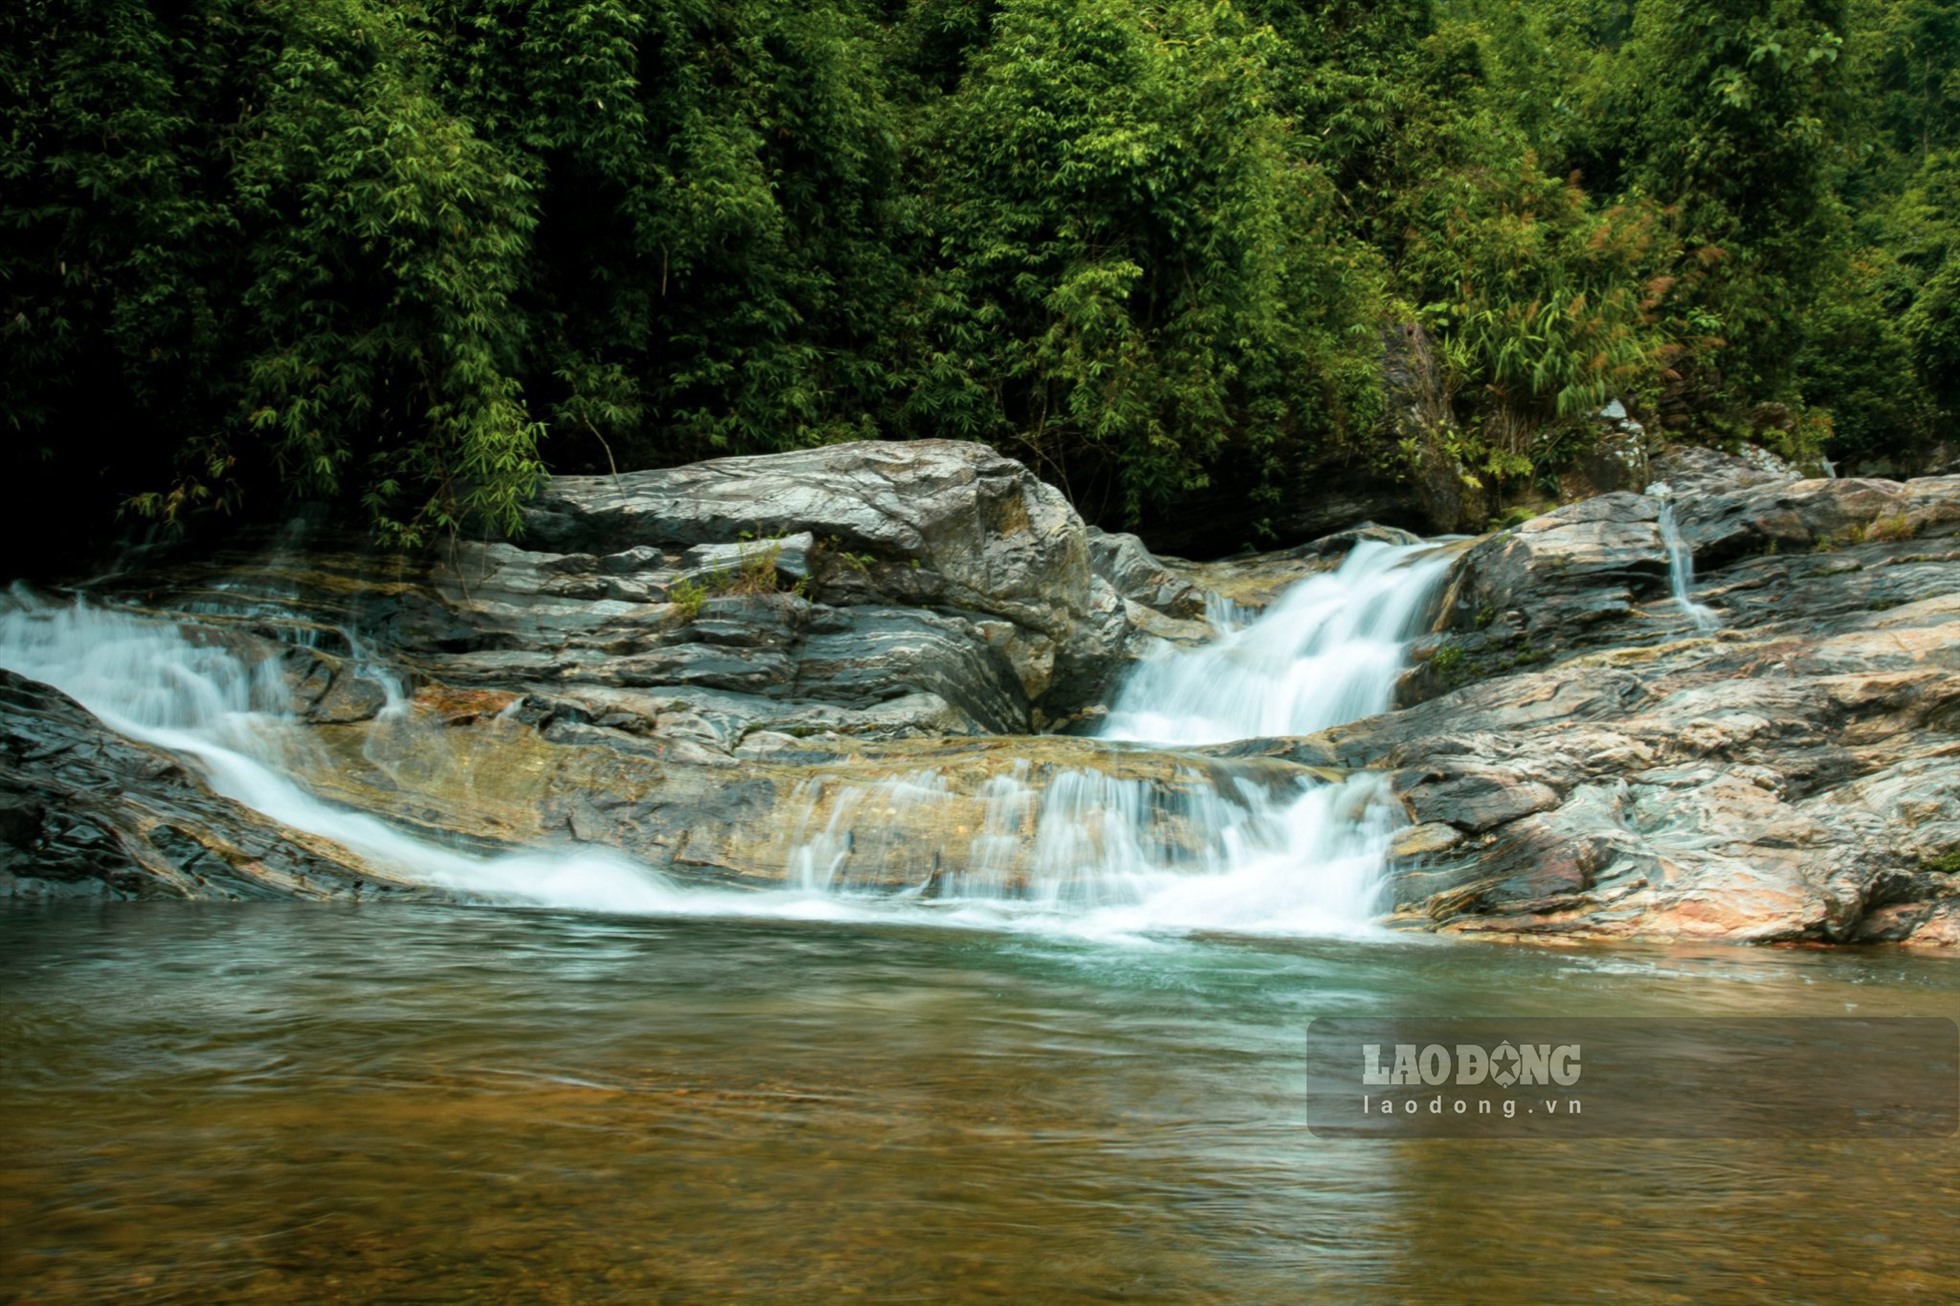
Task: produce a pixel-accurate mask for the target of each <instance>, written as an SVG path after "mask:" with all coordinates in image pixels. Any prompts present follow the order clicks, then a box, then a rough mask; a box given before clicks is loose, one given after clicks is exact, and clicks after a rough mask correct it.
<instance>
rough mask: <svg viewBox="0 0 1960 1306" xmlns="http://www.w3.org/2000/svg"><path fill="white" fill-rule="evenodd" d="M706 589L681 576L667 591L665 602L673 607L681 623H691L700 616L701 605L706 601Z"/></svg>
mask: <svg viewBox="0 0 1960 1306" xmlns="http://www.w3.org/2000/svg"><path fill="white" fill-rule="evenodd" d="M707 598H708V587H707V586H706V585H703V584H700V583H699V582H698V581H692V580H689V579H687V578H686V577H685V576H683V577H682V578H681V579H679V580H677V581H675V582H674V583H673V585H672V586H671V587H669V589H668V590H667V601H668V602H669V603H671V604H673V605H674V611H675V612H676V613H677V614H678V615H679V616H680V619H681V620H682V621H692V620H694V619H695V618H696V617H698V616H700V615H701V605H702V604H703V603H705V602H706V601H707Z"/></svg>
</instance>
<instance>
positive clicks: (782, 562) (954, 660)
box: [118, 440, 1204, 749]
mask: <svg viewBox="0 0 1960 1306" xmlns="http://www.w3.org/2000/svg"><path fill="white" fill-rule="evenodd" d="M1125 538H1127V537H1125ZM1137 547H1138V550H1139V551H1140V549H1141V546H1137ZM1091 564H1092V550H1091V536H1090V533H1089V531H1088V529H1087V528H1086V527H1085V526H1084V525H1083V523H1082V521H1081V519H1080V518H1079V517H1077V516H1076V514H1075V512H1074V511H1073V509H1071V508H1070V507H1069V506H1068V504H1067V502H1066V501H1065V500H1064V499H1063V498H1062V496H1061V495H1060V493H1059V492H1058V491H1056V490H1055V489H1053V488H1052V487H1050V486H1047V485H1044V484H1043V483H1041V482H1040V481H1039V480H1037V479H1036V478H1035V477H1034V476H1033V475H1031V474H1030V473H1029V472H1028V471H1027V469H1026V468H1024V467H1022V466H1021V465H1020V464H1019V463H1016V462H1013V461H1012V460H1010V459H1006V458H1003V457H1001V456H999V455H998V454H996V453H994V452H993V451H992V450H991V449H989V448H987V447H986V446H984V445H976V444H965V443H959V442H955V441H946V440H922V441H914V442H910V443H896V444H880V443H857V444H841V445H829V446H825V447H822V448H817V449H810V450H804V451H800V452H796V453H789V454H779V455H771V456H768V457H754V458H725V459H718V460H715V461H712V462H706V463H698V464H694V465H692V466H688V467H680V468H673V469H667V470H661V471H646V472H634V473H629V474H626V475H624V476H620V477H561V478H557V479H555V480H553V481H551V482H550V483H549V484H548V485H547V486H546V487H545V489H544V491H543V493H542V494H541V495H540V497H539V499H538V500H537V502H536V504H535V505H534V506H533V508H532V509H531V510H530V511H529V513H528V514H527V518H526V530H525V532H524V533H523V534H522V535H521V536H519V537H518V538H517V539H516V540H513V541H507V542H493V543H469V542H464V543H460V544H457V545H453V546H449V547H446V548H444V549H443V550H441V551H440V554H439V556H438V557H436V558H434V559H429V558H403V557H386V556H378V555H374V554H371V553H367V552H364V551H362V550H361V549H359V548H358V547H355V545H354V544H353V543H352V542H349V541H345V540H339V539H336V538H335V537H333V536H332V535H330V534H319V535H316V536H315V537H313V538H312V539H311V540H309V541H307V543H306V544H305V546H304V547H297V548H296V547H286V548H273V549H271V550H267V551H241V552H235V553H232V554H229V555H225V556H220V557H216V558H213V559H210V560H209V561H208V562H207V563H206V564H205V565H204V566H202V567H195V566H188V567H187V566H186V565H184V564H182V563H174V562H173V563H172V564H170V566H169V567H168V568H166V569H165V570H164V571H163V572H162V574H161V575H146V574H137V575H134V576H130V577H124V578H122V580H121V581H119V582H118V587H119V588H120V589H121V590H122V591H123V592H130V591H138V592H142V593H145V594H149V595H151V596H153V599H154V601H155V602H156V603H157V604H158V605H159V606H167V607H171V608H175V609H178V610H197V609H200V608H201V609H205V610H215V611H220V612H226V611H232V612H235V611H237V610H239V609H240V608H241V606H243V605H247V604H249V603H251V602H252V601H253V600H262V610H263V613H264V614H265V620H266V621H268V622H271V621H276V620H279V619H280V618H279V617H278V616H276V615H275V614H281V613H283V614H285V618H286V619H287V620H290V618H291V617H292V616H293V614H298V615H299V616H300V617H301V618H302V619H304V620H310V621H312V622H314V623H316V624H317V626H318V627H319V631H320V635H321V638H322V639H323V640H325V641H326V644H325V647H327V648H329V650H331V649H332V647H333V646H334V641H336V640H337V639H338V638H339V636H338V635H337V634H336V633H335V632H337V631H338V630H340V629H352V630H359V631H362V632H365V633H366V634H368V635H369V636H370V637H371V638H372V639H373V640H374V642H375V644H376V646H377V648H379V649H381V650H384V651H385V653H386V655H387V657H388V658H389V659H391V660H393V661H395V662H398V663H399V664H401V665H403V666H405V667H406V668H407V669H408V670H409V671H410V672H411V674H412V676H413V677H415V678H417V679H422V680H429V681H435V682H439V683H443V684H449V685H456V686H466V687H477V688H498V689H503V690H508V691H512V692H517V693H523V694H531V695H536V696H538V697H539V698H540V699H548V700H550V701H553V702H557V703H560V704H563V705H565V706H566V708H567V710H577V711H583V712H585V713H587V714H588V715H590V716H591V717H592V718H593V719H594V720H599V719H604V720H609V721H613V722H617V723H619V725H620V728H621V729H631V730H638V731H641V732H648V731H653V730H656V729H657V730H660V731H661V732H663V733H668V734H673V735H677V736H684V737H691V738H696V739H698V740H701V741H702V742H704V743H706V744H709V745H710V746H714V747H719V748H723V749H733V748H735V747H736V746H738V745H739V744H740V743H741V742H742V741H743V740H744V739H745V738H747V737H749V736H751V735H758V736H772V735H773V736H789V737H810V736H829V735H844V736H851V737H860V738H870V739H888V740H889V739H904V738H923V737H941V736H947V735H988V734H1015V733H1025V732H1028V731H1030V730H1033V729H1037V728H1040V727H1042V726H1044V725H1047V724H1049V723H1051V722H1054V721H1057V720H1061V719H1064V718H1066V717H1068V716H1069V715H1070V714H1072V713H1075V712H1077V711H1079V710H1080V709H1081V708H1083V707H1084V706H1086V705H1088V704H1090V703H1093V702H1096V701H1098V700H1099V699H1100V698H1101V697H1102V696H1103V695H1104V693H1105V692H1106V691H1107V689H1108V688H1109V686H1110V684H1111V683H1112V681H1113V680H1114V678H1115V677H1116V676H1118V675H1120V674H1121V671H1122V669H1123V668H1124V667H1125V666H1126V665H1127V664H1128V663H1129V662H1130V661H1131V660H1133V659H1134V658H1136V657H1139V656H1142V655H1143V654H1144V653H1146V652H1147V651H1148V649H1149V648H1150V647H1151V646H1152V644H1153V643H1154V641H1156V640H1157V639H1160V638H1173V639H1175V638H1185V639H1188V638H1192V637H1194V632H1195V637H1202V635H1203V633H1204V628H1203V627H1202V626H1201V625H1193V624H1192V623H1190V621H1189V617H1190V615H1191V614H1192V613H1193V612H1195V613H1196V614H1197V615H1199V616H1202V613H1203V608H1204V600H1203V598H1202V596H1196V597H1193V596H1192V592H1191V591H1190V590H1189V587H1188V585H1186V586H1182V587H1181V588H1180V587H1179V585H1178V583H1177V582H1175V581H1172V582H1170V589H1169V590H1167V591H1166V592H1165V593H1164V594H1163V595H1146V596H1144V598H1143V599H1142V601H1136V600H1131V599H1126V598H1124V597H1122V596H1120V595H1118V594H1117V592H1116V590H1115V588H1114V587H1113V586H1112V585H1111V583H1110V581H1109V580H1108V579H1106V578H1105V577H1104V576H1101V575H1098V574H1097V572H1096V571H1095V570H1094V569H1093V568H1092V565H1091ZM1140 565H1142V566H1144V567H1146V568H1147V567H1150V566H1153V565H1154V562H1152V561H1150V560H1148V554H1147V553H1140ZM1153 600H1155V601H1161V602H1163V603H1165V604H1168V605H1169V607H1170V611H1169V612H1163V611H1159V610H1158V609H1157V608H1156V607H1153V606H1150V604H1151V602H1152V601H1153ZM1143 627H1149V629H1148V630H1145V629H1143ZM375 706H378V705H375Z"/></svg>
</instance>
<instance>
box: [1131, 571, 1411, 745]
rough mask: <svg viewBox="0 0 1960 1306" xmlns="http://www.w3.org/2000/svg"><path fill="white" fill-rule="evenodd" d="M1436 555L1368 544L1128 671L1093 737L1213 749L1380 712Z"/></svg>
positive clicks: (1322, 727)
mask: <svg viewBox="0 0 1960 1306" xmlns="http://www.w3.org/2000/svg"><path fill="white" fill-rule="evenodd" d="M1448 566H1449V556H1448V554H1447V553H1445V552H1444V551H1442V550H1438V549H1432V548H1426V547H1423V546H1398V545H1390V544H1383V543H1381V542H1379V541H1376V540H1364V541H1362V542H1361V543H1360V544H1357V545H1356V546H1355V548H1354V551H1353V552H1352V553H1350V554H1349V555H1348V557H1347V560H1346V561H1345V562H1343V563H1342V564H1341V566H1340V568H1339V570H1337V571H1333V572H1329V573H1327V574H1325V575H1321V576H1312V577H1309V578H1308V579H1306V580H1304V581H1301V582H1300V583H1299V584H1298V585H1295V586H1294V587H1293V588H1292V589H1290V590H1288V591H1287V592H1286V593H1285V594H1284V595H1282V596H1281V597H1280V599H1279V601H1278V602H1276V603H1274V604H1273V606H1272V607H1270V608H1268V609H1267V610H1266V612H1265V614H1264V615H1262V616H1261V617H1260V618H1259V619H1258V620H1257V621H1255V622H1253V623H1252V624H1250V625H1247V626H1244V627H1243V628H1241V629H1237V630H1233V631H1230V632H1228V633H1227V634H1226V635H1224V636H1223V637H1222V638H1220V639H1219V640H1217V641H1216V642H1214V643H1211V644H1207V645H1205V646H1204V647H1203V648H1200V649H1196V650H1193V651H1191V652H1187V653H1174V654H1171V655H1169V656H1166V657H1163V658H1159V659H1158V660H1156V661H1154V662H1147V663H1145V664H1144V665H1143V666H1141V667H1140V668H1138V669H1137V672H1136V674H1135V675H1134V676H1132V677H1131V678H1130V681H1129V683H1128V684H1126V685H1125V686H1124V687H1123V690H1122V692H1121V693H1120V694H1118V695H1117V698H1116V702H1115V704H1114V705H1113V706H1112V707H1111V709H1110V713H1109V719H1108V721H1107V722H1106V723H1105V724H1104V726H1103V730H1102V735H1103V738H1105V739H1132V740H1137V741H1140V742H1147V743H1153V744H1222V743H1229V742H1231V741H1232V740H1235V739H1268V738H1277V737H1281V736H1287V735H1310V734H1312V733H1313V732H1315V731H1316V730H1325V729H1327V728H1328V727H1329V726H1337V725H1342V724H1344V723H1346V722H1349V721H1358V720H1360V719H1361V718H1362V717H1366V716H1373V715H1374V714H1375V713H1377V712H1381V711H1384V710H1386V709H1387V707H1388V705H1389V699H1390V696H1391V695H1392V694H1393V693H1394V690H1395V678H1396V676H1397V675H1398V674H1400V672H1401V670H1402V667H1403V665H1404V658H1405V656H1406V654H1407V651H1408V641H1409V638H1410V636H1411V635H1413V634H1414V633H1415V630H1414V623H1415V622H1416V620H1417V619H1418V618H1419V617H1420V616H1421V613H1422V607H1423V603H1424V601H1425V600H1426V599H1427V598H1428V596H1429V593H1430V590H1431V589H1433V588H1434V586H1435V583H1436V581H1437V580H1438V579H1439V578H1440V577H1441V576H1442V574H1443V571H1444V570H1445V569H1446V568H1447V567H1448Z"/></svg>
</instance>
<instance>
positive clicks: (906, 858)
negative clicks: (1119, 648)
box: [787, 541, 1449, 933]
mask: <svg viewBox="0 0 1960 1306" xmlns="http://www.w3.org/2000/svg"><path fill="white" fill-rule="evenodd" d="M1448 566H1449V554H1448V553H1447V552H1445V551H1442V550H1438V549H1435V548H1432V547H1429V546H1421V545H1417V546H1392V545H1387V544H1382V543H1379V542H1375V541H1364V542H1363V543H1361V544H1360V545H1358V546H1356V548H1355V549H1354V551H1353V552H1352V553H1350V554H1349V556H1348V558H1347V559H1346V561H1345V562H1343V563H1342V565H1341V566H1340V567H1339V568H1338V569H1337V570H1335V571H1333V572H1330V573H1327V574H1324V575H1319V576H1314V577H1311V578H1309V579H1307V580H1305V581H1303V582H1301V583H1299V584H1298V585H1296V586H1295V587H1293V588H1292V589H1291V590H1289V591H1288V592H1287V593H1286V594H1285V595H1283V596H1282V597H1281V598H1280V599H1279V600H1278V601H1277V602H1276V603H1275V604H1274V605H1273V606H1272V607H1271V608H1269V609H1268V610H1267V611H1266V612H1265V613H1263V614H1261V615H1259V616H1257V617H1256V618H1255V619H1253V620H1251V621H1250V622H1249V623H1247V624H1244V625H1242V626H1239V627H1237V628H1235V629H1229V630H1227V632H1226V633H1225V634H1223V635H1221V636H1220V637H1219V638H1218V639H1217V640H1215V641H1213V642H1212V643H1210V644H1207V645H1205V646H1203V647H1200V648H1197V649H1194V650H1188V651H1176V650H1170V651H1166V652H1165V653H1164V654H1163V655H1162V656H1160V657H1158V658H1157V659H1155V660H1153V661H1150V662H1147V663H1145V664H1144V665H1143V666H1141V667H1139V668H1138V669H1137V671H1136V672H1135V674H1134V675H1133V676H1132V677H1131V679H1130V680H1129V682H1128V683H1127V684H1126V685H1125V686H1124V687H1123V689H1122V690H1121V692H1120V693H1119V694H1118V696H1117V699H1116V702H1115V705H1114V707H1113V708H1112V710H1111V712H1110V715H1109V718H1108V720H1107V722H1106V723H1105V726H1104V729H1103V731H1102V736H1103V738H1105V739H1108V740H1112V741H1130V742H1136V743H1148V744H1154V745H1158V746H1171V747H1176V746H1187V747H1188V746H1192V745H1198V744H1207V743H1220V742H1229V741H1233V740H1239V739H1249V738H1267V737H1276V736H1287V735H1304V734H1310V733H1312V732H1314V731H1317V730H1321V729H1325V728H1327V727H1329V726H1335V725H1340V724H1343V723H1345V722H1348V721H1353V720H1358V719H1359V718H1361V717H1365V716H1370V715H1373V714H1375V713H1377V712H1380V711H1383V710H1385V709H1386V708H1387V707H1388V706H1389V703H1390V700H1391V698H1392V696H1393V693H1394V688H1395V681H1396V678H1397V676H1398V675H1399V674H1400V673H1401V671H1402V669H1403V667H1404V666H1405V665H1406V663H1407V654H1408V641H1409V639H1410V638H1411V637H1412V636H1413V635H1414V634H1415V633H1416V628H1417V626H1418V623H1419V622H1420V620H1421V617H1422V614H1423V610H1424V608H1425V606H1426V603H1427V601H1428V599H1429V596H1430V595H1431V594H1432V593H1433V592H1434V590H1435V587H1436V585H1437V583H1438V582H1439V581H1440V580H1441V578H1442V575H1443V573H1444V572H1445V571H1446V570H1447V568H1448ZM1177 781H1178V783H1176V784H1175V785H1174V786H1171V787H1169V788H1168V789H1167V787H1166V786H1164V785H1153V784H1152V783H1151V782H1149V781H1146V780H1141V779H1136V778H1130V777H1122V776H1115V775H1110V774H1106V773H1104V772H1101V771H1097V770H1093V769H1088V768H1080V767H1077V768H1067V769H1058V770H1056V771H1054V772H1052V773H1050V774H1048V775H1047V776H1046V778H1045V780H1042V781H1040V782H1038V783H1037V782H1036V781H1035V780H1034V779H1033V778H1032V776H1031V775H1030V771H1029V768H1028V767H1027V766H1026V765H1022V766H1019V767H1017V768H1016V769H1015V770H1013V771H1011V772H1010V773H1008V774H1005V775H1000V776H995V777H993V778H990V779H989V780H987V781H986V782H985V783H984V784H983V785H982V786H981V787H980V792H979V793H978V794H976V795H973V796H970V797H969V796H966V795H961V794H957V793H954V792H953V791H951V790H950V789H949V788H948V786H947V785H946V784H945V782H944V779H943V777H942V776H940V775H939V774H938V773H936V772H926V773H923V774H918V775H913V776H907V777H900V778H896V779H890V780H885V781H881V782H878V783H876V784H874V785H845V786H842V787H841V788H840V790H839V791H838V792H836V793H834V794H828V795H827V794H826V793H825V792H824V790H823V786H822V785H820V784H813V785H807V786H805V788H804V790H803V791H802V792H800V793H799V795H798V798H799V800H800V802H801V808H802V810H801V813H800V818H799V820H798V822H797V825H796V827H795V830H794V833H793V835H792V837H791V852H790V855H789V865H788V868H787V869H788V872H789V874H790V875H791V876H792V877H794V878H795V879H797V880H798V881H799V882H800V883H802V884H804V885H805V886H807V887H808V888H810V889H811V890H813V891H818V892H826V893H844V894H850V893H877V892H885V893H889V892H891V891H892V890H891V888H890V886H892V885H894V884H903V885H906V886H907V887H906V888H905V889H903V890H901V892H903V893H905V894H907V895H909V896H912V897H916V898H926V897H931V898H936V899H938V900H941V901H945V902H958V903H974V902H1011V903H1017V904H1023V905H1027V906H1032V907H1035V908H1038V909H1041V910H1044V911H1047V912H1050V913H1056V914H1062V913H1068V914H1071V915H1072V918H1073V919H1074V920H1075V921H1076V922H1077V924H1078V927H1081V928H1102V929H1111V930H1116V931H1123V932H1131V931H1142V930H1152V929H1192V928H1215V929H1239V930H1254V931H1260V932H1320V933H1325V932H1342V931H1353V930H1358V929H1364V928H1366V927H1367V925H1368V922H1369V921H1370V919H1371V918H1372V917H1373V916H1375V915H1376V914H1377V913H1378V912H1379V910H1380V907H1381V903H1380V896H1381V890H1382V873H1383V871H1384V869H1385V868H1386V864H1387V855H1388V841H1389V838H1390V836H1391V835H1392V834H1393V832H1394V829H1395V827H1396V825H1397V824H1398V823H1399V808H1398V806H1397V804H1396V803H1395V801H1394V798H1393V795H1392V794H1391V793H1390V792H1389V790H1388V786H1387V784H1386V783H1385V782H1384V781H1383V780H1382V779H1381V777H1379V776H1376V775H1371V774H1363V775H1357V776H1352V777H1349V778H1347V779H1345V780H1341V781H1338V782H1334V783H1313V784H1305V785H1302V784H1300V783H1299V782H1297V781H1291V780H1289V781H1285V782H1283V783H1281V784H1280V785H1278V786H1277V787H1275V786H1273V785H1271V784H1267V783H1260V782H1258V781H1257V780H1255V779H1253V778H1251V777H1247V776H1243V775H1235V774H1233V773H1231V772H1230V770H1229V768H1225V769H1222V770H1214V771H1213V772H1212V773H1210V774H1200V773H1199V772H1198V771H1196V770H1195V769H1192V770H1187V771H1184V772H1181V773H1179V775H1178V777H1177ZM976 802H977V803H978V807H977V808H976ZM922 830H923V831H951V834H950V835H944V836H940V837H937V838H928V839H925V840H921V838H920V836H919V834H918V833H917V832H919V831H922Z"/></svg>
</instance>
